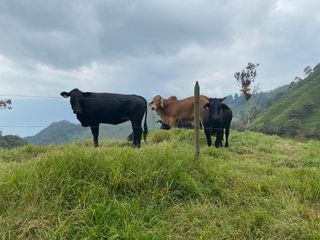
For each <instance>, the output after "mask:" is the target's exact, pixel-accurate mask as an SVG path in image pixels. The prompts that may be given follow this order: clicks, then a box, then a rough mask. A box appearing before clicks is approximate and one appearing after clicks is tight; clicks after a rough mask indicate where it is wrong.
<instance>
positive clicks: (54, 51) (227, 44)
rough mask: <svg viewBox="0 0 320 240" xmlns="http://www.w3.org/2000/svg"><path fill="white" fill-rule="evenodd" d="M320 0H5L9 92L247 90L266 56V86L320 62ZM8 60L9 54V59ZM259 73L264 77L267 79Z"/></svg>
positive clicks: (0, 16)
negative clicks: (242, 83)
mask: <svg viewBox="0 0 320 240" xmlns="http://www.w3.org/2000/svg"><path fill="white" fill-rule="evenodd" d="M319 7H320V3H319V2H318V1H316V0H307V1H302V0H292V1H289V0H265V1H249V0H229V1H225V0H224V1H222V0H219V1H209V0H203V1H199V0H186V1H181V0H171V1H169V0H163V1H157V0H148V1H147V0H137V1H129V0H117V1H116V0H109V1H102V0H95V1H85V0H78V1H62V0H52V1H48V0H47V1H43V0H28V1H22V0H11V1H1V2H0V34H1V36H2V37H1V38H0V56H1V57H2V58H0V62H1V63H2V66H0V73H1V79H2V80H1V81H2V82H4V83H5V86H4V88H3V91H7V92H8V93H12V92H14V93H16V92H21V91H23V92H25V93H31V94H41V93H43V92H51V93H53V92H58V91H59V90H60V89H68V88H72V87H76V86H77V87H79V88H83V89H90V90H93V91H116V92H136V93H139V94H142V95H144V96H146V97H151V96H152V95H153V94H157V93H162V94H163V95H173V94H175V95H178V96H181V97H183V96H186V95H190V94H192V86H193V84H194V82H195V81H196V80H198V81H200V83H201V84H202V86H203V87H202V89H203V91H204V93H206V94H212V95H225V94H230V93H233V92H236V91H238V89H237V86H236V84H235V81H234V80H233V73H234V72H235V71H239V70H241V68H243V67H244V66H245V65H246V64H247V62H249V61H253V62H260V63H261V66H260V67H259V70H258V74H259V75H258V78H259V79H260V81H261V83H262V87H263V89H272V88H274V87H276V86H279V85H281V84H284V83H288V82H289V81H290V79H293V77H294V76H295V75H298V74H299V73H300V72H301V71H302V69H303V67H305V66H306V65H314V64H316V63H317V61H318V59H317V57H318V56H319V55H320V50H319V48H317V44H318V42H319V40H320V33H319V31H318V29H319V27H320V26H319V25H320V18H319V17H318V13H317V9H319ZM1 59H2V60H1ZM259 79H258V80H259Z"/></svg>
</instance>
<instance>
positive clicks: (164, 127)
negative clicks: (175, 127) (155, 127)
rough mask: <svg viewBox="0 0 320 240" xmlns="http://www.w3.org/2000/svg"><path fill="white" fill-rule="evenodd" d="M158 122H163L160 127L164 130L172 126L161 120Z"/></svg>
mask: <svg viewBox="0 0 320 240" xmlns="http://www.w3.org/2000/svg"><path fill="white" fill-rule="evenodd" d="M157 123H161V126H160V129H163V130H169V129H170V126H169V125H168V124H166V123H164V122H163V121H161V120H158V121H157Z"/></svg>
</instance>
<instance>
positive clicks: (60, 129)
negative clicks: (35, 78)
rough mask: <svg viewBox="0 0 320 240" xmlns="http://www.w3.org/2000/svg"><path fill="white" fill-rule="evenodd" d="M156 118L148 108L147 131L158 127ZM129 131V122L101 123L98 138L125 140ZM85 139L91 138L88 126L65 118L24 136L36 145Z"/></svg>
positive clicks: (130, 129) (130, 130)
mask: <svg viewBox="0 0 320 240" xmlns="http://www.w3.org/2000/svg"><path fill="white" fill-rule="evenodd" d="M158 119H159V117H158V116H157V114H156V113H155V112H154V111H151V109H148V119H147V124H148V128H149V131H150V130H153V129H157V128H159V124H158V123H157V121H158ZM143 121H144V120H143ZM131 132H132V128H131V123H130V122H125V123H122V124H119V125H110V124H101V125H100V131H99V139H113V140H126V138H127V136H128V135H129V134H130V133H131ZM87 139H89V140H92V135H91V131H90V128H89V127H82V126H81V125H80V124H74V123H71V122H69V121H66V120H63V121H59V122H54V123H52V124H50V125H49V126H48V127H46V128H45V129H43V130H41V131H40V132H39V133H37V134H36V135H34V136H31V137H26V138H24V140H25V141H27V142H28V143H31V144H36V145H49V144H64V143H68V142H72V141H79V140H87Z"/></svg>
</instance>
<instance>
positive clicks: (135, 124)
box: [131, 120, 142, 147]
mask: <svg viewBox="0 0 320 240" xmlns="http://www.w3.org/2000/svg"><path fill="white" fill-rule="evenodd" d="M131 125H132V130H133V146H134V147H140V144H141V135H142V127H141V120H140V121H131Z"/></svg>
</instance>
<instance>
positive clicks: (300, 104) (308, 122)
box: [251, 67, 320, 138]
mask: <svg viewBox="0 0 320 240" xmlns="http://www.w3.org/2000/svg"><path fill="white" fill-rule="evenodd" d="M251 128H252V130H256V131H261V132H264V133H269V134H278V135H284V136H296V135H305V136H307V137H315V138H320V67H316V68H315V69H314V72H313V73H311V74H310V75H309V77H307V78H306V79H304V80H300V81H299V82H297V83H295V84H292V85H291V87H290V89H289V90H288V92H287V93H286V94H284V95H283V96H282V97H281V98H280V99H278V100H277V101H276V102H274V103H273V104H272V105H271V106H269V107H268V108H267V109H266V110H265V111H263V112H261V113H260V114H259V115H258V116H257V117H256V118H255V120H254V121H253V122H252V125H251Z"/></svg>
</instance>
